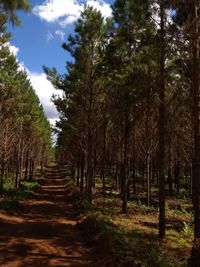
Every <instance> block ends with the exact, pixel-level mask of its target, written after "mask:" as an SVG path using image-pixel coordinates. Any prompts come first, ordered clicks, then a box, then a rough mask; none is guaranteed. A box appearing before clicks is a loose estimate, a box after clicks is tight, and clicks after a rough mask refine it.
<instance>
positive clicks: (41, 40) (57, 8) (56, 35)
mask: <svg viewBox="0 0 200 267" xmlns="http://www.w3.org/2000/svg"><path fill="white" fill-rule="evenodd" d="M85 1H86V2H87V4H88V5H90V6H93V7H95V8H97V9H98V10H100V11H101V13H102V15H103V16H104V17H109V16H111V12H112V11H111V7H110V4H112V3H113V0H84V1H83V0H30V3H31V5H32V12H31V13H28V14H26V13H24V12H18V16H19V18H20V20H21V22H22V26H20V27H15V28H13V27H12V25H9V26H8V29H9V31H10V32H11V33H12V37H11V40H10V49H11V51H12V53H14V54H15V55H16V56H17V59H18V61H19V63H20V66H21V68H23V69H26V71H27V73H28V76H29V79H30V81H31V83H32V86H33V88H34V89H35V91H36V93H37V95H38V96H39V99H40V102H41V103H42V105H43V107H44V110H45V113H46V115H47V117H48V119H49V121H50V122H51V123H52V124H54V123H55V121H56V120H57V119H58V118H59V114H58V112H57V111H56V108H55V106H54V105H53V103H52V102H51V100H50V99H51V96H52V95H53V94H60V95H62V93H61V92H59V91H57V90H55V89H54V88H53V86H52V85H51V83H50V82H49V81H48V80H47V78H46V75H45V74H44V72H43V66H47V67H55V68H56V69H57V71H58V72H59V73H60V74H63V73H65V72H66V69H65V66H66V62H67V61H68V60H70V55H69V54H68V53H67V52H66V51H65V50H64V49H62V47H61V45H62V43H63V42H66V41H67V37H68V35H69V34H73V30H74V23H75V21H76V20H77V19H78V18H79V16H80V13H81V11H82V10H83V7H84V4H83V2H85Z"/></svg>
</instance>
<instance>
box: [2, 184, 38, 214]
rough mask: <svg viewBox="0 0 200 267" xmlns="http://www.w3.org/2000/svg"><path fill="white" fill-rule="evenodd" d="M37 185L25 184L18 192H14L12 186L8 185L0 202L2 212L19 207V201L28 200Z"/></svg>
mask: <svg viewBox="0 0 200 267" xmlns="http://www.w3.org/2000/svg"><path fill="white" fill-rule="evenodd" d="M37 185H38V183H37V182H24V183H23V184H22V186H21V187H20V188H19V189H18V190H17V191H13V187H12V185H11V184H7V185H6V186H5V191H4V193H5V194H4V198H3V199H2V200H0V210H6V209H8V208H10V207H12V206H15V205H17V204H18V202H19V201H21V200H24V199H26V198H27V197H28V196H29V195H30V194H31V193H32V192H33V189H34V188H35V187H36V186H37ZM6 198H7V199H6Z"/></svg>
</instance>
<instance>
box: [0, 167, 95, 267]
mask: <svg viewBox="0 0 200 267" xmlns="http://www.w3.org/2000/svg"><path fill="white" fill-rule="evenodd" d="M46 173H47V180H44V181H42V182H41V184H40V186H39V188H38V189H37V191H36V192H35V193H34V194H33V195H32V196H31V197H30V198H29V199H27V200H25V201H22V202H20V203H19V205H18V206H17V207H15V208H13V209H12V210H9V211H8V212H1V213H0V266H3V267H16V266H19V267H32V266H34V267H37V266H38V267H43V266H44V267H48V266H58V267H62V266H71V267H78V266H80V267H82V266H84V267H85V266H91V267H92V266H94V265H95V262H96V260H97V259H95V256H93V249H92V248H91V247H89V246H87V241H86V240H85V238H84V234H83V233H82V232H81V231H80V230H78V229H77V227H76V216H75V211H74V209H73V202H74V200H73V198H72V197H71V196H70V191H69V188H68V186H67V183H66V180H65V179H63V177H62V176H61V175H60V174H59V170H58V169H57V166H56V165H55V166H50V167H48V169H47V172H46ZM94 255H96V254H94Z"/></svg>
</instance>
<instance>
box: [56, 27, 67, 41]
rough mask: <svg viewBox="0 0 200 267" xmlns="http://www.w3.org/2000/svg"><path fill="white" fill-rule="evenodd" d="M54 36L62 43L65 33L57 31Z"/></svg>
mask: <svg viewBox="0 0 200 267" xmlns="http://www.w3.org/2000/svg"><path fill="white" fill-rule="evenodd" d="M55 35H57V36H59V37H60V39H61V40H62V41H64V38H65V33H64V32H63V31H60V30H57V31H55Z"/></svg>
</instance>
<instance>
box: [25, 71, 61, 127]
mask: <svg viewBox="0 0 200 267" xmlns="http://www.w3.org/2000/svg"><path fill="white" fill-rule="evenodd" d="M28 77H29V79H30V81H31V84H32V86H33V88H34V90H35V92H36V94H37V95H38V97H39V99H40V102H41V104H42V105H43V108H44V111H45V113H46V116H47V118H48V119H49V121H50V122H51V123H53V124H55V121H56V120H57V119H58V118H59V114H58V111H57V110H56V107H55V106H54V104H53V103H52V102H51V97H52V95H53V94H55V95H60V96H61V95H62V93H61V91H59V90H56V89H55V88H54V87H53V85H52V84H51V82H50V81H48V80H47V77H46V75H45V74H44V73H34V72H31V71H28Z"/></svg>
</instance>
